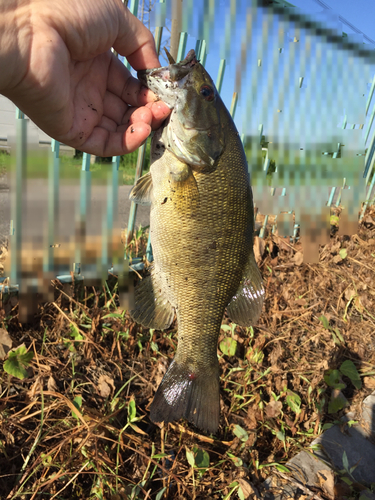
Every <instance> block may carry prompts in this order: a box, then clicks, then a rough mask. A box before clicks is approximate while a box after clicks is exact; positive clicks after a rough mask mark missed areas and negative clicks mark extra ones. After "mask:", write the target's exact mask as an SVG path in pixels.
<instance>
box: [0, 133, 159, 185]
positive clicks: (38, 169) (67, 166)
mask: <svg viewBox="0 0 375 500" xmlns="http://www.w3.org/2000/svg"><path fill="white" fill-rule="evenodd" d="M150 143H151V141H148V142H147V146H146V154H145V161H144V173H146V172H148V170H149V165H150ZM46 151H47V150H46ZM43 153H44V151H42V154H41V155H39V154H31V153H30V154H28V156H27V178H28V179H47V178H48V162H49V160H48V155H47V154H43ZM137 158H138V150H136V151H134V152H133V153H130V154H127V155H123V156H121V160H120V167H119V171H120V177H119V180H120V184H126V185H133V184H134V177H135V169H136V164H137ZM12 168H14V159H13V158H12V157H11V156H10V155H9V154H7V153H6V152H5V151H2V150H0V175H1V174H2V173H4V172H5V171H9V170H11V169H12ZM81 169H82V159H80V158H73V157H71V156H67V155H60V168H59V170H60V172H59V178H60V179H61V180H75V179H76V180H77V181H78V180H79V179H80V176H81ZM110 170H111V163H108V162H105V161H103V162H101V163H93V164H91V165H90V172H92V174H93V176H92V180H93V181H94V182H101V181H104V180H106V179H107V175H108V173H109V172H110Z"/></svg>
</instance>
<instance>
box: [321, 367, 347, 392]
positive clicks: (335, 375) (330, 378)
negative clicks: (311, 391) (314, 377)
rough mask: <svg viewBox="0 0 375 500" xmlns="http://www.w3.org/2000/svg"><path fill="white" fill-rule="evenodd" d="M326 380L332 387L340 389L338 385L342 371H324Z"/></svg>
mask: <svg viewBox="0 0 375 500" xmlns="http://www.w3.org/2000/svg"><path fill="white" fill-rule="evenodd" d="M324 382H325V383H326V384H327V385H329V386H330V387H334V388H337V389H338V387H337V385H338V384H340V372H339V371H338V370H327V371H326V372H325V373H324ZM343 389H344V387H343Z"/></svg>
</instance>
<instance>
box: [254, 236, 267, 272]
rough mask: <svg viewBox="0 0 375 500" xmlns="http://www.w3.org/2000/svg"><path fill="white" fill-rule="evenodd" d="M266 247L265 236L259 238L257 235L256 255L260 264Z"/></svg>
mask: <svg viewBox="0 0 375 500" xmlns="http://www.w3.org/2000/svg"><path fill="white" fill-rule="evenodd" d="M265 247H266V243H265V241H264V239H263V238H259V236H255V238H254V255H255V260H256V263H257V264H258V265H259V264H260V263H261V262H262V257H263V254H264V249H265Z"/></svg>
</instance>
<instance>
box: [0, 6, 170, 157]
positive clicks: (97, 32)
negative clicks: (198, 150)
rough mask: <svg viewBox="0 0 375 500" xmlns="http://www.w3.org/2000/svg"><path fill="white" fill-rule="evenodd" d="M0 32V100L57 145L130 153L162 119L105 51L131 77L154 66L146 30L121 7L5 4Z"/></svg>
mask: <svg viewBox="0 0 375 500" xmlns="http://www.w3.org/2000/svg"><path fill="white" fill-rule="evenodd" d="M1 19H2V20H3V21H1ZM0 33H2V35H0V38H1V39H0V45H1V47H3V48H4V47H5V48H7V50H6V51H5V50H4V49H1V52H0V62H1V66H2V68H3V69H2V71H3V74H2V75H0V93H2V94H4V95H5V96H6V97H8V98H9V99H11V100H12V101H13V102H14V103H15V104H16V105H17V106H18V107H19V108H20V109H21V110H22V111H23V112H24V113H25V114H26V115H27V116H28V117H29V118H30V119H31V120H32V121H33V122H35V123H36V125H38V127H40V128H41V129H42V130H44V132H46V133H47V134H48V135H50V136H51V137H53V138H54V139H56V140H58V141H60V142H63V143H64V144H67V145H69V146H72V147H74V148H76V149H80V150H81V151H85V152H88V153H91V154H95V155H98V156H114V155H121V154H126V153H130V152H132V151H134V150H135V149H137V148H138V147H139V146H140V145H141V144H142V143H143V142H144V141H145V139H146V138H147V137H148V135H149V134H150V132H151V129H155V128H158V127H159V126H160V125H161V123H162V121H163V120H164V119H165V118H166V117H167V116H168V114H169V113H170V110H169V108H168V107H167V105H166V104H164V103H163V102H161V101H156V97H155V95H154V94H153V93H152V92H151V91H150V90H148V89H146V88H145V87H143V88H141V83H140V82H139V81H138V80H137V79H136V78H133V77H132V76H131V74H130V72H129V71H128V70H127V69H126V67H125V66H124V65H123V64H122V63H121V62H120V61H119V60H118V59H117V57H115V55H114V54H113V53H112V52H111V50H110V48H111V47H113V48H114V49H115V50H116V51H117V52H118V53H119V54H121V55H123V56H125V57H127V59H128V61H129V62H130V64H131V65H132V67H133V68H134V69H136V70H139V69H147V68H154V67H158V66H160V64H159V61H158V58H157V55H156V51H155V45H154V40H153V37H152V35H151V33H150V31H149V30H148V29H147V28H146V27H145V26H144V25H143V24H142V23H141V22H140V21H139V20H138V19H137V18H135V17H134V16H133V15H132V14H131V13H130V12H129V10H128V9H127V8H126V7H125V6H124V5H123V4H122V2H121V0H90V2H88V1H87V0H65V1H62V0H10V1H8V2H5V5H0Z"/></svg>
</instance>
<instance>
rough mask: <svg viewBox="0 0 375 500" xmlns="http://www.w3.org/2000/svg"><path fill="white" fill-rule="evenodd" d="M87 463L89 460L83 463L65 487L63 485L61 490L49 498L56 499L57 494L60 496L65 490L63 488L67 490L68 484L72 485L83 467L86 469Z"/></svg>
mask: <svg viewBox="0 0 375 500" xmlns="http://www.w3.org/2000/svg"><path fill="white" fill-rule="evenodd" d="M89 463H90V460H87V461H86V463H84V464H83V465H82V467H81V468H80V469H79V471H78V472H77V473H76V474H74V476H73V477H72V479H69V481H68V482H67V483H66V485H65V486H63V487H62V488H61V490H59V491H58V492H57V493H55V494H54V495H53V497H51V500H53V499H54V498H56V497H57V495H59V494H60V493H61V492H62V491H63V490H65V488H67V487H68V486H69V484H70V483H72V482H73V481H74V480H75V478H76V477H77V476H79V475H80V474H81V472H82V471H83V469H84V468H85V467H87V466H88V464H89Z"/></svg>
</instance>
